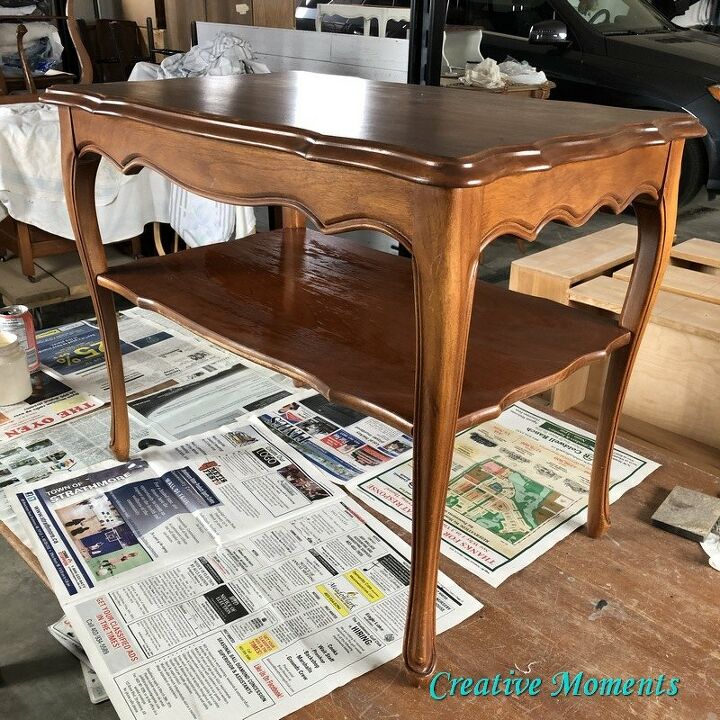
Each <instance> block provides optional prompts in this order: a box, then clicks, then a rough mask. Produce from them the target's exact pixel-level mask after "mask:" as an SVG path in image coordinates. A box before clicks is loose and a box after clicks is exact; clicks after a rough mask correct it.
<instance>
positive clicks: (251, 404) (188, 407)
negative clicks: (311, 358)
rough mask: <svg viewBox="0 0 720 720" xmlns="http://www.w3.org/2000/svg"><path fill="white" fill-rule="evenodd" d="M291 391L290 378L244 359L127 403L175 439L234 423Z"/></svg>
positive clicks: (286, 395) (131, 410)
mask: <svg viewBox="0 0 720 720" xmlns="http://www.w3.org/2000/svg"><path fill="white" fill-rule="evenodd" d="M293 391H294V388H293V385H292V381H291V380H290V379H289V378H285V377H283V376H280V375H277V374H273V373H270V372H268V371H266V370H263V369H262V368H259V367H258V366H256V365H254V364H251V363H249V362H248V361H246V360H243V362H242V363H238V362H236V363H235V364H234V365H233V366H232V367H230V368H228V369H227V370H223V371H222V372H220V373H218V374H216V375H213V376H210V377H205V378H202V379H201V380H197V381H194V382H191V383H189V384H186V385H182V386H179V387H173V388H169V389H167V390H162V391H160V392H158V393H154V394H152V395H146V396H145V397H142V398H140V399H138V400H134V401H133V402H131V403H130V413H131V415H135V416H137V417H139V418H142V420H143V421H145V422H147V423H151V424H152V425H153V426H154V427H157V428H160V429H162V430H163V431H164V432H165V433H166V434H168V435H172V436H173V437H175V438H177V439H178V440H180V439H182V438H186V437H188V436H190V435H198V434H201V433H204V432H208V431H209V430H213V429H215V428H217V427H220V426H221V425H227V424H228V423H231V422H233V421H234V420H235V419H236V418H238V416H242V415H246V414H248V413H252V412H256V411H257V410H259V409H261V408H264V407H267V406H270V405H273V404H274V403H276V402H278V401H279V400H282V399H283V398H287V397H290V395H291V393H292V392H293Z"/></svg>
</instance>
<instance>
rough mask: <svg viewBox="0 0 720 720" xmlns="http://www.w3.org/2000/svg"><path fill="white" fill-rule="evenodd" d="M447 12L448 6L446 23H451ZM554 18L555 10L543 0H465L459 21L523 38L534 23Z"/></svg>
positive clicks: (449, 14)
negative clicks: (462, 15)
mask: <svg viewBox="0 0 720 720" xmlns="http://www.w3.org/2000/svg"><path fill="white" fill-rule="evenodd" d="M451 15H452V9H449V11H448V23H452V18H451ZM554 17H555V11H554V10H553V8H552V6H551V5H550V3H548V2H547V1H546V0H523V1H522V2H518V0H468V2H467V3H466V4H465V7H464V17H463V18H462V24H463V25H475V26H477V27H481V28H483V30H490V31H493V32H498V33H504V34H505V35H515V36H517V37H522V38H527V37H528V35H529V34H530V28H531V27H532V26H533V25H534V24H535V23H537V22H540V21H541V20H552V19H553V18H554ZM456 22H457V20H456Z"/></svg>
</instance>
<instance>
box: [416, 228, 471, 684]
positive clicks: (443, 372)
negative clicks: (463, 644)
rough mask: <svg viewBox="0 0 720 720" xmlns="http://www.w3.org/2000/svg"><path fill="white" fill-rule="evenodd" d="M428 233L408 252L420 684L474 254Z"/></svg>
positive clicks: (455, 232)
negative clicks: (413, 329) (413, 319)
mask: <svg viewBox="0 0 720 720" xmlns="http://www.w3.org/2000/svg"><path fill="white" fill-rule="evenodd" d="M433 230H434V232H429V233H427V234H423V240H424V241H425V242H424V243H423V244H422V246H420V243H415V244H416V248H415V249H414V250H413V269H414V276H415V308H416V316H417V338H418V345H417V367H416V386H415V419H414V430H413V435H414V458H413V523H412V526H413V527H412V530H413V534H412V570H411V579H410V598H409V606H408V619H407V627H406V631H405V647H404V656H405V664H406V666H407V668H408V669H409V670H410V671H411V672H412V673H414V674H415V675H416V676H418V677H421V678H422V677H425V676H427V675H429V674H430V673H431V672H432V671H433V669H434V667H435V595H436V589H437V574H438V564H439V554H440V537H441V532H442V524H443V516H444V513H445V500H446V497H447V488H448V480H449V476H450V465H451V460H452V452H453V446H454V441H455V429H456V426H457V417H458V411H459V405H460V396H461V392H462V382H463V375H464V372H465V354H466V349H467V339H468V331H469V327H470V315H471V310H472V300H473V294H474V289H475V275H476V271H477V252H476V251H475V252H473V250H472V248H471V247H470V242H469V239H467V238H464V237H462V234H461V231H460V230H459V229H458V228H457V227H454V226H452V225H450V226H449V227H446V228H442V229H440V228H434V229H433ZM468 234H469V233H467V232H466V233H465V235H468ZM448 248H452V249H453V251H450V252H449V251H448Z"/></svg>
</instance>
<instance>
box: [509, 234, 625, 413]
mask: <svg viewBox="0 0 720 720" xmlns="http://www.w3.org/2000/svg"><path fill="white" fill-rule="evenodd" d="M636 245H637V228H636V227H635V225H630V224H628V223H619V224H618V225H614V226H613V227H610V228H606V229H604V230H599V231H598V232H594V233H591V234H590V235H585V236H584V237H581V238H578V239H576V240H571V241H570V242H566V243H563V244H562V245H557V246H555V247H552V248H548V249H547V250H543V251H542V252H539V253H535V254H533V255H527V256H526V257H523V258H520V259H519V260H515V261H513V263H512V264H511V265H510V289H511V290H515V291H516V292H522V293H525V294H526V295H533V296H535V297H545V298H548V299H550V300H555V301H557V302H561V303H564V304H566V305H567V304H568V303H569V302H570V300H569V293H570V287H571V286H572V285H574V284H576V283H578V282H581V281H582V280H585V279H586V278H588V277H594V276H595V275H597V274H599V273H603V272H606V271H607V270H610V269H612V268H615V267H617V266H618V265H620V264H622V263H624V262H628V261H629V260H631V259H632V258H633V257H634V256H635V247H636ZM587 381H588V370H587V368H584V369H582V370H578V371H577V372H576V373H573V375H571V376H570V377H569V378H568V379H567V380H564V381H563V382H561V383H559V384H558V385H556V386H555V387H554V388H553V389H552V390H551V402H552V406H553V408H555V410H558V411H561V412H562V411H564V410H567V409H568V408H570V407H573V406H574V405H577V403H579V402H581V401H582V400H583V399H584V398H585V389H586V387H587Z"/></svg>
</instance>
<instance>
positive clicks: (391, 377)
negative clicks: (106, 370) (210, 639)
mask: <svg viewBox="0 0 720 720" xmlns="http://www.w3.org/2000/svg"><path fill="white" fill-rule="evenodd" d="M97 282H98V285H99V286H100V287H103V288H107V289H108V290H112V291H113V292H115V293H118V294H119V295H122V296H123V297H125V298H127V299H128V300H130V301H131V302H133V303H135V304H136V305H138V306H140V307H144V308H147V309H149V310H154V311H155V312H158V313H160V314H161V315H164V316H165V317H169V318H171V319H173V320H176V321H177V322H179V323H180V324H182V325H184V326H186V327H191V328H192V329H193V331H195V332H197V333H199V334H200V335H203V336H205V337H208V338H209V339H211V340H212V341H213V342H216V343H219V344H221V345H224V346H226V347H228V348H229V349H231V350H233V351H234V352H237V353H238V354H240V355H243V356H245V357H248V358H250V359H252V360H254V361H255V362H258V363H261V364H263V365H267V366H270V367H273V368H276V369H280V370H282V372H284V373H286V374H288V375H290V376H291V377H293V378H296V379H298V380H302V381H303V382H304V383H305V384H307V385H310V386H312V387H314V388H316V389H318V390H319V391H320V392H322V393H323V394H324V395H326V396H328V397H330V398H331V399H332V400H333V401H335V402H339V403H343V404H345V405H348V406H351V407H354V408H356V409H358V410H361V411H363V412H367V413H369V414H372V415H374V416H376V417H380V418H382V419H383V420H385V421H386V422H389V423H391V424H393V425H395V426H397V427H400V428H401V429H403V430H405V431H406V432H412V423H413V402H414V401H413V378H414V374H415V342H416V340H415V320H414V318H413V316H412V315H411V314H410V313H408V308H409V307H412V305H413V278H412V267H411V264H410V263H409V262H407V260H405V259H404V258H400V257H397V256H394V255H389V254H388V253H384V252H380V251H377V250H371V249H368V248H365V247H363V246H362V245H359V244H356V243H354V242H352V241H350V240H346V239H342V238H333V237H325V236H323V235H321V234H320V233H317V232H313V231H310V230H307V231H306V230H305V229H298V230H285V231H284V232H283V231H275V232H270V233H260V234H257V235H255V236H252V237H250V238H246V239H243V240H236V241H231V242H228V243H222V244H220V245H212V246H209V247H204V248H195V249H190V250H186V251H184V252H181V253H176V254H173V255H172V256H169V257H164V258H145V259H142V260H139V261H138V262H135V263H132V264H129V265H120V266H116V267H113V268H110V269H108V270H107V271H106V272H104V273H102V274H101V275H100V276H99V277H98V279H97ZM189 287H191V288H193V292H192V293H188V292H187V288H189ZM371 287H372V288H374V289H373V292H372V293H369V292H368V288H371ZM279 299H281V301H280V300H279ZM528 317H532V318H534V322H533V323H532V324H531V325H528V323H527V318H528ZM488 337H497V338H498V339H499V338H502V341H498V342H488V341H487V338H488ZM629 341H630V333H629V332H628V331H624V330H622V329H621V328H618V326H617V324H616V323H614V322H613V321H610V320H606V319H604V318H600V317H596V316H595V315H592V314H590V313H587V314H586V313H580V312H577V311H576V310H572V309H570V308H568V307H565V306H562V305H559V304H558V303H553V302H550V301H548V300H543V299H539V298H531V297H529V296H527V295H522V294H520V293H512V292H510V291H509V290H504V289H503V288H501V287H498V286H496V285H489V284H487V283H482V282H478V283H477V287H476V291H475V298H474V304H473V315H472V329H471V333H470V347H469V350H468V360H467V372H466V374H465V381H464V387H463V397H462V403H461V409H460V417H459V420H458V425H459V427H460V428H463V429H464V428H465V427H469V426H470V425H472V424H474V423H475V422H477V421H478V420H480V421H481V420H484V419H489V418H491V417H496V416H497V415H498V414H499V413H500V412H501V410H502V408H504V407H506V406H507V405H508V404H511V403H512V402H514V401H516V400H518V399H521V398H523V397H529V396H531V395H534V394H537V393H538V392H540V391H541V390H543V389H546V388H548V387H551V386H552V385H553V384H554V383H555V382H557V380H558V379H559V378H560V377H562V376H563V375H565V374H567V373H568V372H569V371H570V368H571V367H577V366H578V365H582V364H587V363H590V362H592V361H594V360H598V359H600V358H602V357H604V356H605V355H606V351H608V352H609V351H610V350H612V349H615V348H618V347H621V346H622V345H624V344H627V343H628V342H629Z"/></svg>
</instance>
